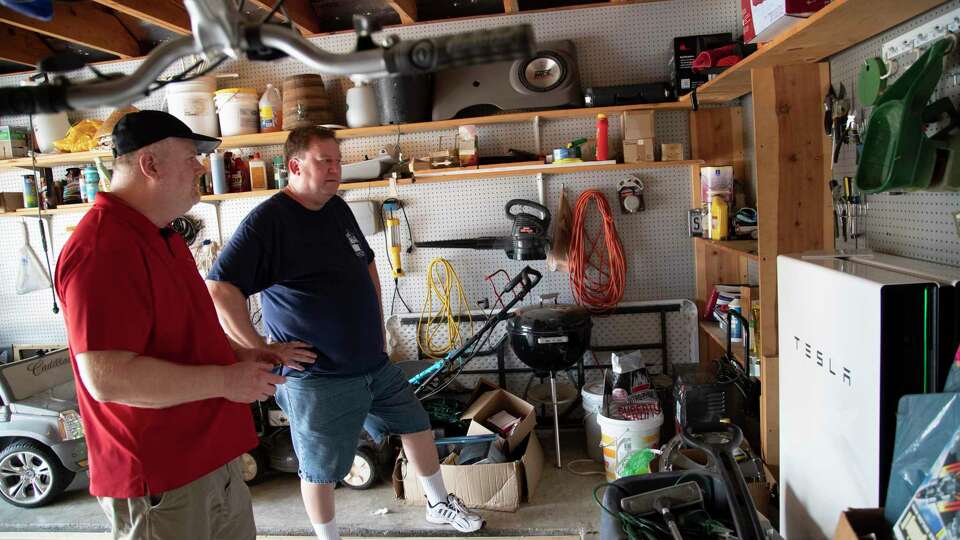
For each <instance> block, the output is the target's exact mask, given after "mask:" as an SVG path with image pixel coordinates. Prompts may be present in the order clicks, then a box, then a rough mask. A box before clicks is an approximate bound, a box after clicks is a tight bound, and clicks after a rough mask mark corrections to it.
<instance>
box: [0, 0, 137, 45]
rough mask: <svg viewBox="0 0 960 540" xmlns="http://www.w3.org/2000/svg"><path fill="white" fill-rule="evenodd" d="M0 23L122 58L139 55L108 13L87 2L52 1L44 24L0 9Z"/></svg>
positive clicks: (124, 29) (133, 43)
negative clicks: (66, 2) (50, 18)
mask: <svg viewBox="0 0 960 540" xmlns="http://www.w3.org/2000/svg"><path fill="white" fill-rule="evenodd" d="M0 22H5V23H7V24H9V25H11V26H16V27H18V28H22V29H24V30H30V31H32V32H36V33H38V34H43V35H45V36H50V37H54V38H57V39H62V40H64V41H69V42H71V43H76V44H78V45H83V46H84V47H90V48H91V49H97V50H99V51H103V52H106V53H110V54H114V55H116V56H119V57H120V58H123V59H129V58H133V57H135V56H139V55H140V53H141V51H140V44H139V43H137V40H136V39H134V38H133V36H131V35H130V32H128V31H127V29H126V28H124V26H123V25H122V24H120V21H119V20H117V18H116V17H114V16H113V15H112V14H110V13H108V12H106V11H104V10H103V8H101V7H100V6H96V5H91V4H87V3H69V4H65V3H62V2H55V3H54V4H53V20H51V21H50V22H44V21H40V20H37V19H33V18H31V17H27V16H25V15H21V14H19V13H16V12H15V11H13V10H11V9H8V8H0Z"/></svg>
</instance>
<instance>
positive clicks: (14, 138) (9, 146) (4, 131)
mask: <svg viewBox="0 0 960 540" xmlns="http://www.w3.org/2000/svg"><path fill="white" fill-rule="evenodd" d="M27 149H28V147H27V128H21V127H12V126H0V159H10V158H15V157H25V156H26V155H27Z"/></svg>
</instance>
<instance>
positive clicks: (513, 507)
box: [393, 433, 543, 512]
mask: <svg viewBox="0 0 960 540" xmlns="http://www.w3.org/2000/svg"><path fill="white" fill-rule="evenodd" d="M524 442H525V443H526V449H525V450H524V452H523V456H522V457H521V458H520V459H519V460H518V461H514V462H512V463H495V464H490V465H445V464H441V465H440V474H441V475H443V483H444V485H445V486H446V487H447V490H449V491H450V492H451V493H455V494H456V495H457V496H458V497H460V499H462V500H463V504H465V505H467V506H468V507H470V508H479V509H482V510H499V511H501V512H516V511H517V508H519V507H520V502H521V501H526V502H529V501H530V500H531V499H532V498H533V494H534V493H535V492H536V491H537V486H538V485H540V477H541V475H542V474H543V447H542V446H541V445H540V440H539V439H537V434H536V433H531V434H530V435H529V436H528V437H527V439H526V441H524ZM393 488H394V491H395V493H396V495H397V498H398V499H401V500H405V501H406V502H407V503H408V504H414V505H418V506H424V505H426V497H425V495H424V493H423V486H421V485H420V480H419V479H417V478H416V474H415V473H414V472H413V471H412V470H409V467H408V465H407V462H406V458H405V457H404V456H403V453H402V452H401V454H400V457H399V458H397V464H396V467H395V468H394V472H393Z"/></svg>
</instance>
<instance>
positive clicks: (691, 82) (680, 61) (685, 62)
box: [670, 0, 750, 96]
mask: <svg viewBox="0 0 960 540" xmlns="http://www.w3.org/2000/svg"><path fill="white" fill-rule="evenodd" d="M746 1H747V2H750V0H746ZM731 43H733V38H732V37H731V35H730V34H706V35H700V36H682V37H676V38H673V56H672V57H671V58H670V71H671V73H672V74H673V88H674V89H675V90H676V92H677V95H678V96H682V95H684V94H689V93H690V91H691V90H693V89H694V88H696V87H698V86H700V85H702V84H704V83H706V82H707V81H709V80H710V77H711V76H710V75H708V74H706V73H694V72H693V61H694V60H695V59H696V58H697V55H698V54H700V53H701V52H703V51H709V50H710V49H716V48H717V47H722V46H724V45H729V44H731Z"/></svg>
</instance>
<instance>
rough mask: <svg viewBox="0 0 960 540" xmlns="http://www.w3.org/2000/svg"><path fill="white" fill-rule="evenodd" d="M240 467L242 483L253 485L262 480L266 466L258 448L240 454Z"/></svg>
mask: <svg viewBox="0 0 960 540" xmlns="http://www.w3.org/2000/svg"><path fill="white" fill-rule="evenodd" d="M240 466H241V467H242V471H243V481H244V482H246V483H248V484H255V483H257V482H258V481H260V480H262V479H263V474H264V473H265V472H266V468H267V464H266V460H264V459H263V452H262V451H261V450H260V448H254V449H253V450H251V451H249V452H244V453H243V454H240Z"/></svg>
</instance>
